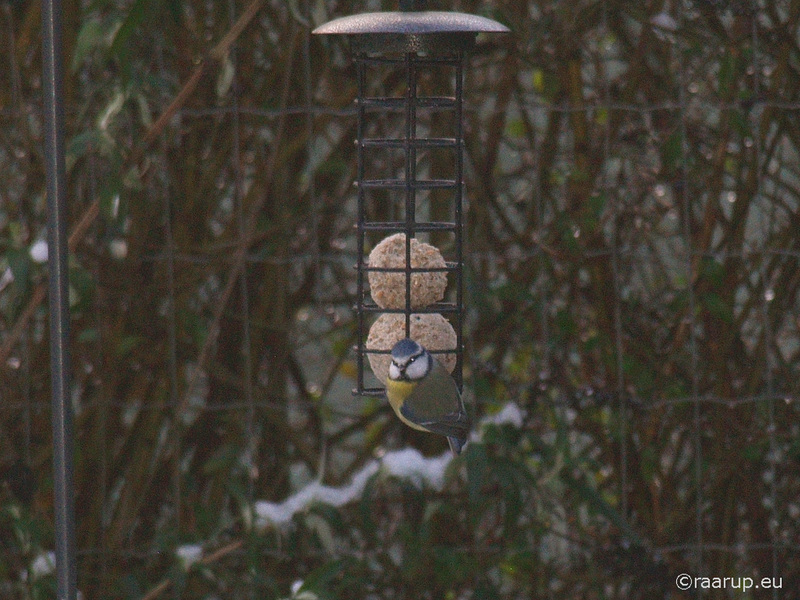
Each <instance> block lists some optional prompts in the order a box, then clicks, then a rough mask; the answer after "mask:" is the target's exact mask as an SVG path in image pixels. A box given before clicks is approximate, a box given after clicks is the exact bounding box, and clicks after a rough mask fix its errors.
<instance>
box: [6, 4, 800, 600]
mask: <svg viewBox="0 0 800 600" xmlns="http://www.w3.org/2000/svg"><path fill="white" fill-rule="evenodd" d="M444 4H445V3H440V5H439V6H432V8H443V9H458V10H463V11H465V12H470V13H475V14H485V15H487V16H491V17H492V18H494V19H497V20H499V21H501V22H503V23H505V24H507V25H509V27H510V28H511V29H512V31H513V36H512V37H511V38H509V39H507V40H500V39H480V40H479V43H478V46H477V48H476V49H475V51H474V52H473V53H472V55H471V57H470V59H469V63H468V66H467V68H466V70H465V82H464V86H465V87H464V89H465V93H466V104H465V122H464V126H465V142H466V161H465V165H464V167H465V172H466V201H467V203H468V207H467V210H466V222H465V236H466V240H465V257H466V264H465V272H464V285H465V296H464V298H465V304H466V307H467V314H466V318H465V322H464V326H465V329H464V336H465V342H466V352H465V364H464V382H465V389H466V390H467V394H468V396H467V398H468V404H469V406H470V411H471V412H472V414H473V416H474V417H475V420H476V422H478V423H483V424H481V425H479V426H478V427H477V430H479V431H480V432H481V433H480V436H479V437H476V438H474V439H473V440H472V441H471V443H470V444H469V445H468V446H467V449H465V453H464V455H463V456H462V457H461V458H459V459H457V460H456V461H454V462H452V463H450V467H449V470H448V471H447V475H446V476H445V478H444V480H443V483H441V484H439V483H437V482H435V481H432V480H431V479H430V477H429V476H428V475H425V473H426V471H425V470H424V469H423V471H422V474H421V475H420V474H418V475H417V476H416V478H415V477H411V478H409V477H406V476H400V475H398V476H381V475H380V473H381V472H383V471H378V472H376V473H375V474H373V475H372V476H371V477H370V478H369V479H368V481H369V482H370V483H368V484H367V483H362V485H363V487H357V486H356V487H355V488H354V487H353V486H354V482H359V481H360V482H366V481H367V479H366V478H362V475H364V474H365V473H366V474H368V473H371V471H370V470H369V469H370V465H372V464H375V461H377V462H378V464H381V465H383V467H382V468H383V469H384V470H385V471H387V472H390V473H391V472H393V471H392V467H391V464H390V463H389V462H388V458H389V457H391V456H393V454H392V452H393V451H394V450H397V449H399V448H406V447H411V448H414V449H417V450H419V451H420V452H421V454H422V456H423V457H427V458H428V459H430V460H433V458H435V457H438V456H439V455H440V454H441V453H442V452H443V451H444V448H443V447H442V445H441V440H439V439H437V438H434V436H425V435H424V434H418V433H416V432H414V431H411V430H410V429H408V428H404V426H402V425H401V424H399V423H396V422H395V420H393V417H392V415H391V414H390V410H389V409H388V407H387V406H386V403H385V402H384V401H383V400H381V399H376V398H354V397H352V395H351V393H350V390H351V389H352V388H353V387H354V381H355V370H354V363H355V357H354V355H353V353H352V350H351V348H352V346H353V345H354V344H355V343H356V342H357V339H356V331H357V328H356V325H355V320H354V315H353V312H352V306H353V302H354V294H355V292H356V275H355V271H354V269H353V265H354V264H355V262H356V257H355V250H356V239H355V235H354V232H353V225H354V223H355V222H356V206H355V192H354V190H353V189H352V185H351V184H352V181H353V180H354V179H355V176H356V158H355V157H356V154H355V152H356V150H355V148H354V147H353V139H354V138H355V137H356V135H355V128H356V107H355V106H353V105H352V99H353V98H354V96H355V89H356V85H357V81H356V77H355V69H354V67H353V65H352V63H351V61H350V58H349V56H348V52H347V48H346V46H345V45H344V44H342V43H339V42H337V41H332V40H319V39H312V37H311V36H310V31H311V29H312V28H313V27H314V26H315V25H318V24H320V23H321V22H323V21H325V20H327V19H330V18H332V17H333V16H338V15H342V14H355V13H358V12H363V11H367V10H377V9H385V10H388V9H394V8H395V7H394V6H389V5H388V4H387V3H384V4H383V5H382V4H381V3H380V2H340V3H337V4H336V5H335V6H333V5H332V4H331V3H325V2H311V1H308V2H299V1H298V2H289V3H283V2H260V1H258V0H256V1H254V2H253V3H247V2H241V3H240V2H235V1H234V0H226V1H225V2H211V3H209V2H206V3H189V4H186V5H184V6H178V5H167V6H160V7H156V6H155V4H152V5H151V4H150V3H147V2H131V3H117V4H110V3H108V4H104V3H99V4H92V5H88V4H87V5H82V4H80V3H74V4H70V3H68V4H66V5H65V25H66V28H65V34H66V35H65V47H66V51H65V54H64V58H65V60H66V61H67V62H66V65H67V67H68V77H67V81H66V83H67V85H66V95H65V98H64V109H65V112H66V115H67V126H68V127H67V128H68V144H67V149H66V163H67V169H68V174H69V183H68V186H69V187H68V189H69V196H70V205H69V209H70V224H69V225H70V231H71V232H72V240H71V242H70V248H71V251H72V253H71V258H70V286H71V287H70V303H71V307H70V315H71V319H72V332H73V336H72V338H73V339H72V344H71V349H72V355H73V363H74V364H73V367H74V368H73V374H72V375H73V392H72V403H73V407H74V411H75V433H76V444H75V489H76V508H77V528H76V540H75V541H76V545H77V548H78V559H79V561H78V587H79V589H80V590H81V592H82V595H83V597H84V598H143V597H144V598H156V597H183V598H195V597H197V598H205V597H224V598H255V597H259V598H260V597H268V598H273V597H274V598H282V597H291V596H292V595H295V596H296V595H297V594H298V593H299V590H298V589H297V588H295V589H294V590H293V587H292V586H293V584H294V583H295V582H296V581H300V580H301V581H303V582H304V583H303V585H304V587H303V588H302V589H305V590H308V591H309V592H313V593H314V594H316V595H318V596H319V597H341V598H350V597H353V598H356V597H358V598H365V597H366V598H369V597H376V598H377V597H381V598H390V597H396V598H406V597H415V598H417V597H432V598H438V597H453V598H480V597H508V598H517V597H542V598H574V597H586V598H651V597H672V598H684V597H686V598H689V597H704V598H728V597H731V594H733V595H736V594H737V593H739V591H738V590H737V589H736V588H734V587H733V586H732V585H730V586H728V587H727V589H725V588H724V587H720V586H717V587H711V586H712V584H713V581H711V579H709V581H708V585H709V589H703V587H702V584H703V581H701V580H700V581H697V582H694V581H693V582H692V585H691V586H690V587H688V588H681V587H680V586H679V585H678V583H677V582H676V577H678V576H679V575H680V574H682V573H686V574H689V575H690V576H691V577H693V578H694V577H707V578H714V577H718V578H724V577H729V578H735V577H739V578H741V577H752V578H753V580H754V582H758V583H759V584H761V583H762V579H761V578H763V577H768V578H774V580H775V582H776V583H780V585H781V587H776V586H773V587H771V588H769V589H768V588H767V587H766V586H765V585H761V587H759V588H758V589H753V590H751V591H750V593H751V596H752V597H754V598H771V599H778V598H780V599H791V598H795V597H796V595H797V590H798V589H800V544H798V542H797V540H798V539H800V534H799V533H800V532H798V517H800V503H798V498H800V490H798V479H797V475H796V474H797V468H798V461H799V460H800V420H799V419H798V397H799V396H800V394H798V380H797V372H798V350H800V345H799V344H798V339H799V338H800V335H799V334H800V331H799V330H800V322H798V319H797V314H798V309H799V308H800V306H798V286H799V285H800V278H798V273H800V270H798V256H800V237H799V236H798V234H797V231H799V230H800V229H798V222H797V214H798V206H797V205H798V197H799V196H800V183H799V182H800V177H799V175H798V173H799V172H800V161H798V155H797V151H798V150H797V149H798V146H799V145H800V140H798V131H797V118H798V114H800V112H799V111H800V103H798V102H797V101H796V98H797V82H798V81H800V78H798V76H797V65H796V58H797V49H796V45H797V44H796V31H797V22H798V19H800V10H798V9H797V7H796V6H795V3H791V2H761V3H758V2H756V3H749V2H740V1H734V2H731V3H724V2H711V1H701V0H696V1H695V2H678V3H672V4H669V5H661V4H659V3H651V4H648V3H645V4H636V5H631V3H626V2H617V1H615V0H605V1H604V2H576V3H553V2H532V3H518V2H505V1H498V2H489V3H476V2H470V1H462V2H457V3H452V4H453V5H452V6H451V5H449V4H448V5H447V6H444ZM36 11H37V8H36V7H35V6H29V5H26V4H24V3H15V2H5V3H3V4H2V23H0V27H2V30H3V31H4V34H3V35H2V36H0V39H3V40H4V41H3V42H2V43H0V48H2V50H1V51H0V54H2V59H1V60H2V61H3V63H4V65H6V66H4V67H3V68H2V69H0V123H2V125H1V126H0V132H1V133H0V164H2V168H0V172H2V173H4V177H3V178H2V181H0V232H2V235H1V236H0V244H2V246H0V247H1V248H2V253H1V257H0V331H2V333H1V334H0V357H2V365H0V474H1V475H2V487H1V488H0V506H2V509H3V510H2V516H0V531H2V535H0V573H2V577H0V595H2V596H3V597H8V598H34V597H50V596H51V595H52V589H53V577H52V565H51V563H50V560H51V558H50V555H49V554H48V552H50V551H52V550H53V542H52V527H53V526H52V514H53V505H52V502H53V501H52V485H53V483H52V472H51V466H50V464H51V456H52V452H53V449H52V442H51V433H50V431H51V429H50V377H49V372H48V369H47V368H46V367H45V366H44V365H46V364H48V360H47V359H48V356H49V350H48V343H47V335H48V320H47V312H46V305H45V303H44V302H43V300H44V296H43V295H42V292H40V291H39V290H42V289H44V288H43V282H45V278H46V272H45V268H44V260H43V257H42V240H44V239H45V237H46V220H47V214H46V210H45V191H44V171H43V168H44V167H43V165H44V162H43V158H42V151H41V148H40V146H41V128H42V125H41V121H40V116H39V115H40V112H41V106H40V100H39V95H40V92H41V63H40V58H39V55H38V51H37V49H36V40H37V39H38V35H39V29H38V20H37V19H38V16H37V13H36ZM334 11H335V12H334ZM376 83H377V82H376ZM379 83H380V85H382V86H384V87H385V88H386V89H395V88H397V87H398V86H401V85H402V84H403V82H402V81H399V80H398V79H397V74H395V73H393V72H392V71H391V69H388V70H386V72H385V73H383V74H382V75H381V81H380V82H379ZM372 160H373V161H375V162H376V163H378V162H379V161H380V160H381V158H380V157H379V156H374V157H372ZM374 166H375V168H376V169H380V168H383V167H384V166H385V165H381V164H375V165H374ZM371 208H372V209H373V210H376V211H378V210H381V207H380V206H378V204H377V202H376V204H375V206H373V207H371ZM509 402H511V403H512V404H513V405H514V406H516V407H518V409H519V412H518V413H516V414H517V416H518V419H517V418H515V419H511V420H510V422H508V423H505V424H491V423H487V422H486V419H491V418H492V416H496V415H497V414H504V413H503V412H502V411H503V409H504V407H506V406H507V403H509ZM381 461H385V462H381ZM421 464H425V465H430V464H431V463H427V462H426V463H421ZM315 482H317V484H320V485H324V486H327V487H328V488H330V489H335V490H339V491H340V495H339V496H335V495H333V494H332V493H329V495H328V496H325V497H326V498H329V499H330V500H329V501H328V502H325V501H319V502H310V503H308V504H304V503H302V502H300V500H301V499H302V498H303V497H310V498H312V500H313V498H314V496H308V495H307V496H303V495H302V493H303V490H308V489H309V486H313V485H315ZM352 489H358V491H359V494H358V495H357V497H355V496H354V497H353V498H352V499H350V501H348V502H344V501H342V503H341V504H337V502H338V500H337V498H338V499H341V498H344V497H345V496H346V493H345V491H346V490H352ZM320 497H321V496H320ZM287 498H288V499H292V498H295V499H297V507H298V510H297V511H296V513H294V516H293V518H292V519H291V520H290V521H289V522H287V523H283V524H279V523H276V522H269V520H268V519H267V521H264V520H263V516H264V514H265V513H264V511H263V510H262V511H261V512H259V510H258V507H259V506H262V507H263V506H267V505H268V504H264V503H275V504H276V505H279V503H281V502H283V501H285V500H286V499H287ZM269 506H271V504H269ZM269 514H273V513H269ZM739 590H741V586H740V587H739Z"/></svg>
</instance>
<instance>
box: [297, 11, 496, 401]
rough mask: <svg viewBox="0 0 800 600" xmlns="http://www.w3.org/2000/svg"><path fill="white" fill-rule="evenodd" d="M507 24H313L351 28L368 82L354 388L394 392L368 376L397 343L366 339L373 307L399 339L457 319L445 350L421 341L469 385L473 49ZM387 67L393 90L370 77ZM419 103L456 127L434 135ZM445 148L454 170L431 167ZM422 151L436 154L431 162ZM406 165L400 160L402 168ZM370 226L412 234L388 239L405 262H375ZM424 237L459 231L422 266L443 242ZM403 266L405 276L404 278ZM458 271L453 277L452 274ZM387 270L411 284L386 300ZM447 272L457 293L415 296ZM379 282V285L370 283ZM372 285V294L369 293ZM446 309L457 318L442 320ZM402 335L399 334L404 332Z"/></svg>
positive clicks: (443, 19) (363, 89) (363, 18)
mask: <svg viewBox="0 0 800 600" xmlns="http://www.w3.org/2000/svg"><path fill="white" fill-rule="evenodd" d="M410 4H411V3H409V2H401V8H403V9H405V8H407V7H408V6H407V5H410ZM416 4H420V3H419V2H417V3H416ZM504 32H508V28H507V27H505V26H504V25H502V24H500V23H497V22H496V21H493V20H491V19H487V18H484V17H479V16H475V15H469V14H464V13H458V12H439V11H412V10H401V11H397V12H379V13H367V14H361V15H354V16H349V17H342V18H339V19H335V20H333V21H330V22H328V23H326V24H324V25H321V26H320V27H318V28H316V29H315V30H314V31H313V33H314V34H318V35H341V36H346V37H347V39H348V42H349V45H350V50H351V52H352V57H353V60H354V62H355V66H356V77H357V81H358V91H357V98H356V100H355V103H356V107H357V119H358V120H357V137H356V140H355V143H356V148H357V160H358V168H357V175H356V181H355V186H356V189H357V204H358V215H357V223H356V231H357V253H358V256H357V264H356V270H357V292H356V294H357V297H356V305H355V310H356V316H357V322H358V342H357V344H356V347H355V350H356V360H357V388H356V389H354V390H353V393H354V394H358V395H364V396H382V395H383V394H384V392H385V391H384V388H383V387H374V386H372V387H369V386H367V385H366V384H365V376H364V373H365V366H366V362H367V361H369V362H370V364H371V366H372V367H373V371H376V366H375V364H373V360H376V361H378V362H380V360H381V357H382V358H383V361H385V363H386V366H387V368H388V361H389V357H388V354H389V353H390V352H391V347H390V346H389V347H376V345H375V344H373V345H372V346H370V344H369V342H368V337H367V319H368V315H370V316H376V320H375V321H374V322H373V323H372V328H371V329H370V336H369V337H372V335H373V331H374V329H375V328H376V327H378V326H379V322H381V319H383V320H386V319H387V318H388V319H389V320H390V321H391V323H392V324H393V325H394V326H395V327H399V328H401V331H400V332H399V335H400V337H412V338H415V339H418V337H419V335H418V333H417V332H416V331H412V330H414V324H415V321H416V320H421V319H425V317H424V315H431V317H430V318H429V319H428V320H427V321H425V323H426V325H423V324H422V323H421V324H420V327H424V326H428V325H429V324H430V323H431V320H430V319H435V316H436V315H437V314H438V315H440V316H439V317H438V318H439V321H437V324H438V323H442V324H445V323H446V325H443V327H446V328H449V329H448V330H447V331H446V332H445V334H443V337H444V338H446V339H449V340H450V342H448V344H446V345H445V347H442V346H441V345H440V346H439V347H432V346H431V345H430V344H425V343H424V342H423V340H420V339H418V341H420V342H421V343H423V345H426V346H427V347H428V350H429V351H430V352H431V353H432V354H434V355H436V356H437V357H438V358H439V359H440V360H442V362H443V363H444V362H445V359H447V360H449V362H450V363H451V364H449V365H448V367H449V368H452V374H453V377H454V379H455V381H456V383H457V384H458V388H459V390H461V389H462V387H463V368H462V366H463V341H462V340H463V320H464V319H463V315H464V298H463V296H464V295H463V287H464V285H463V264H464V254H463V199H464V194H463V187H464V183H463V170H464V167H463V165H464V160H463V155H464V148H463V143H464V142H463V73H464V64H465V54H466V52H468V51H469V50H470V49H471V48H472V47H473V46H474V44H475V39H476V37H477V35H478V33H504ZM380 72H382V73H383V74H384V75H385V80H386V79H388V80H391V81H394V84H393V86H390V87H391V92H394V93H391V92H389V93H387V92H385V91H380V90H378V91H376V90H375V87H376V80H375V78H374V77H373V78H371V77H370V76H371V75H374V74H378V73H380ZM442 75H444V80H446V81H448V83H449V85H445V86H444V87H449V88H450V89H445V90H444V91H440V90H435V91H434V92H428V91H427V89H426V88H427V87H436V86H435V85H432V84H431V82H433V81H438V82H439V83H441V81H442ZM437 77H438V80H437ZM377 84H378V87H380V85H383V84H384V81H381V80H378V81H377ZM420 112H424V113H426V114H427V115H428V116H429V118H430V119H434V118H436V119H438V120H439V121H442V120H447V119H449V122H450V123H452V125H451V127H450V128H449V129H450V130H449V131H448V132H446V135H434V134H433V132H432V131H431V130H432V129H433V127H428V128H427V129H426V127H425V124H423V123H421V122H420V119H419V116H420ZM434 114H435V115H436V117H434V116H433V115H434ZM387 124H388V125H387ZM384 129H387V131H384ZM392 153H398V154H400V158H401V160H399V161H394V162H393V161H392ZM437 153H439V156H440V157H443V158H444V160H440V161H439V164H438V166H439V167H441V166H442V164H444V163H446V164H445V170H446V168H447V167H450V171H451V172H450V173H433V172H432V171H434V169H433V167H432V165H431V162H432V161H434V160H435V159H434V158H432V156H433V155H435V154H437ZM442 153H443V154H442ZM380 156H382V157H384V158H385V159H386V160H384V161H383V162H382V163H381V161H380V160H377V161H376V160H372V159H375V158H376V157H380ZM421 158H424V159H428V161H429V162H428V164H427V167H428V168H427V169H426V168H425V167H426V165H425V164H424V163H423V162H422V161H421V160H420V159H421ZM376 162H377V163H378V164H380V165H383V167H386V165H387V164H388V165H389V168H388V171H389V172H388V173H385V172H375V171H380V170H381V169H375V168H373V167H374V165H375V163H376ZM395 165H397V166H396V168H393V167H394V166H395ZM440 170H442V169H440ZM434 196H435V197H436V198H435V199H434ZM437 203H438V204H437ZM435 204H437V206H434V205H435ZM423 205H424V206H423ZM376 206H377V207H378V208H377V209H376V208H375V207H376ZM442 207H446V209H447V210H446V213H447V214H446V217H445V218H433V217H432V216H431V213H437V215H436V216H441V213H442V212H443V211H442ZM425 209H427V211H426V210H425ZM370 235H373V236H374V235H386V236H389V238H393V236H396V235H399V236H401V237H396V238H393V240H392V239H389V238H387V240H384V241H386V242H388V243H389V244H391V245H392V246H393V248H394V250H395V252H396V253H397V251H398V249H399V253H400V256H399V258H400V259H401V263H402V264H400V265H397V264H396V262H397V261H396V260H395V261H394V262H392V261H391V260H388V261H387V262H383V263H381V262H379V261H371V260H368V259H367V257H366V256H365V251H366V248H367V246H368V243H367V242H368V236H370ZM420 236H422V237H429V238H431V239H433V238H436V239H439V240H442V239H445V238H449V240H448V241H447V243H448V244H449V246H450V251H449V252H448V253H447V254H448V260H444V258H443V255H441V254H439V255H438V256H436V257H435V258H434V260H431V261H428V262H427V263H425V264H418V266H415V264H414V263H415V259H416V258H417V254H416V252H417V250H421V249H423V248H424V249H425V250H427V251H429V252H428V254H434V255H436V253H437V252H438V248H436V247H435V246H431V245H430V244H427V243H425V242H422V241H420V240H419V237H420ZM415 240H416V241H415ZM398 244H400V246H398ZM378 245H379V246H380V245H381V244H378ZM431 248H433V250H431ZM376 251H377V246H376V247H375V248H373V254H374V253H375V252H376ZM403 254H404V256H403ZM370 257H373V255H372V254H371V255H370ZM373 258H374V257H373ZM394 258H395V259H396V258H398V256H395V257H394ZM437 259H438V260H437ZM416 262H420V261H419V260H417V261H416ZM423 262H424V261H423ZM371 263H372V264H371ZM392 274H395V275H394V277H393V276H392ZM443 274H444V275H443ZM381 277H382V279H381ZM450 277H452V282H451V281H448V280H449V279H450ZM379 279H380V280H381V281H382V282H383V283H384V284H387V285H389V284H391V285H394V286H395V287H397V286H398V281H400V282H401V283H400V284H399V287H400V289H399V290H395V292H400V293H399V294H395V295H394V296H392V295H391V294H389V295H387V297H388V298H391V300H389V301H387V300H384V301H378V298H379V294H377V293H376V286H377V285H378V281H379ZM367 280H368V281H367ZM442 280H444V286H445V287H446V288H450V283H452V284H453V285H452V288H450V289H449V290H448V291H449V292H450V295H449V298H445V295H444V292H443V293H442V297H438V294H437V295H435V296H434V297H433V298H429V300H431V301H429V302H415V301H414V297H415V296H414V294H415V293H416V292H417V290H416V287H417V285H416V284H417V283H422V284H424V283H425V282H427V281H439V282H441V281H442ZM368 282H369V283H370V290H369V293H368V292H367V286H366V284H367V283H368ZM370 294H371V296H372V298H371V299H370V298H369V297H368V296H370ZM398 298H400V300H398ZM395 315H399V316H395ZM445 316H446V317H447V319H445V318H443V317H445ZM386 322H388V321H386ZM392 333H393V334H394V335H395V338H394V339H395V341H396V340H397V335H398V332H397V331H394V332H392ZM453 358H454V360H453ZM453 363H454V364H453ZM375 374H376V378H377V379H378V380H381V379H382V377H381V376H380V375H379V374H378V372H377V371H376V373H375Z"/></svg>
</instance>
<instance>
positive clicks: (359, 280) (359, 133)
mask: <svg viewBox="0 0 800 600" xmlns="http://www.w3.org/2000/svg"><path fill="white" fill-rule="evenodd" d="M364 58H365V57H364V55H361V56H357V57H356V71H357V77H358V97H359V98H363V97H364V94H365V93H366V87H367V86H366V73H365V64H364ZM357 105H358V124H357V126H356V140H357V141H358V142H359V144H358V147H357V152H356V154H357V155H358V159H357V160H358V167H357V173H356V181H362V180H363V179H364V146H363V144H361V143H360V141H361V140H362V139H363V138H364V111H365V105H364V103H363V102H358V103H357ZM357 190H358V233H357V237H358V241H357V248H358V264H357V265H356V268H357V273H356V296H357V300H356V302H357V305H356V315H357V317H358V349H357V352H356V371H357V388H356V389H355V390H353V393H354V394H359V393H361V392H362V390H363V389H364V343H365V342H364V334H365V324H364V315H365V312H364V266H365V265H364V238H365V236H366V228H365V227H364V194H365V188H364V187H362V186H357Z"/></svg>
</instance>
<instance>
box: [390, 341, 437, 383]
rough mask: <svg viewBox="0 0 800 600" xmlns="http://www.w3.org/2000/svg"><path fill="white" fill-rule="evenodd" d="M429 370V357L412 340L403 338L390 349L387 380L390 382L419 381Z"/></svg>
mask: <svg viewBox="0 0 800 600" xmlns="http://www.w3.org/2000/svg"><path fill="white" fill-rule="evenodd" d="M430 370H431V355H430V354H429V353H428V351H427V350H425V348H423V347H422V346H420V345H419V344H418V343H417V342H415V341H414V340H412V339H409V338H405V339H402V340H400V341H399V342H397V343H396V344H395V345H394V347H393V348H392V363H391V364H390V365H389V379H391V380H392V381H419V380H420V379H422V378H423V377H425V376H426V375H427V374H428V372H429V371H430Z"/></svg>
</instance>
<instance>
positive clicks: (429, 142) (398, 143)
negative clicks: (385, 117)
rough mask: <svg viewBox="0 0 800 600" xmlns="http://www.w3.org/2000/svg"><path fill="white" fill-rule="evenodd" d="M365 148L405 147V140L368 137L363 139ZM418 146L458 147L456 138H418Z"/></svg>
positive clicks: (416, 143) (416, 142)
mask: <svg viewBox="0 0 800 600" xmlns="http://www.w3.org/2000/svg"><path fill="white" fill-rule="evenodd" d="M361 145H362V146H364V147H365V148H404V147H405V140H404V139H402V138H368V139H366V140H361ZM414 145H415V146H416V147H417V148H423V149H424V148H458V142H457V141H456V139H455V138H417V139H415V140H414Z"/></svg>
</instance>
